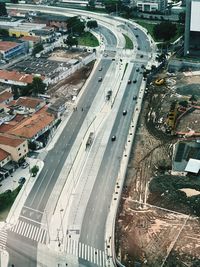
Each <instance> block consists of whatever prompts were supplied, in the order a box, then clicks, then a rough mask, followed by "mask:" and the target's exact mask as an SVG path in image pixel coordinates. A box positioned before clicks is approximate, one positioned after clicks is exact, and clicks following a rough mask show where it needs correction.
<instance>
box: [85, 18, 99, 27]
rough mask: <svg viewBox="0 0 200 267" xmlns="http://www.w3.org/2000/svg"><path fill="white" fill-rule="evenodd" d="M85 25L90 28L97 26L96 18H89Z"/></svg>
mask: <svg viewBox="0 0 200 267" xmlns="http://www.w3.org/2000/svg"><path fill="white" fill-rule="evenodd" d="M87 27H88V28H90V29H92V28H97V27H98V24H97V21H96V20H89V21H88V22H87Z"/></svg>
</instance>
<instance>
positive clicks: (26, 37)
mask: <svg viewBox="0 0 200 267" xmlns="http://www.w3.org/2000/svg"><path fill="white" fill-rule="evenodd" d="M20 40H22V41H32V42H39V41H40V37H38V36H24V37H22V38H20Z"/></svg>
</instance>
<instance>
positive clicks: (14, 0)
mask: <svg viewBox="0 0 200 267" xmlns="http://www.w3.org/2000/svg"><path fill="white" fill-rule="evenodd" d="M10 2H11V3H12V4H18V0H10Z"/></svg>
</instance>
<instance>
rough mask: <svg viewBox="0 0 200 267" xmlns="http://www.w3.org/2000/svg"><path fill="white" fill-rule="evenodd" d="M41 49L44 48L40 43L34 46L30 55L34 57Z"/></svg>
mask: <svg viewBox="0 0 200 267" xmlns="http://www.w3.org/2000/svg"><path fill="white" fill-rule="evenodd" d="M43 49H44V47H43V44H42V43H39V44H36V45H35V46H34V47H33V51H32V55H33V56H35V55H36V54H37V53H39V52H41V51H42V50H43Z"/></svg>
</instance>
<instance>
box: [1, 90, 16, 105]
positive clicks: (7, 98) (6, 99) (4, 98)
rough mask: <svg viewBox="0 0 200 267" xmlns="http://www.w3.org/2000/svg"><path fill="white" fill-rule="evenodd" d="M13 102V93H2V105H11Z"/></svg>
mask: <svg viewBox="0 0 200 267" xmlns="http://www.w3.org/2000/svg"><path fill="white" fill-rule="evenodd" d="M12 100H13V94H12V93H10V92H8V91H4V92H2V93H0V104H9V103H10V102H11V101H12Z"/></svg>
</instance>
